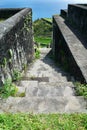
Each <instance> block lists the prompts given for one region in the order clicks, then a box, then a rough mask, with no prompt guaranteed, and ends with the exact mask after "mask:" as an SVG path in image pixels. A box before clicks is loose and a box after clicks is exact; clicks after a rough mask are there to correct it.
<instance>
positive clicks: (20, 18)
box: [0, 8, 34, 81]
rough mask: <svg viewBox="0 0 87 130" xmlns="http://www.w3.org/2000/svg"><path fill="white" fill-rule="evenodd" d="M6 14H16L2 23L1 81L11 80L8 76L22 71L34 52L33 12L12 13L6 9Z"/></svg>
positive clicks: (0, 29)
mask: <svg viewBox="0 0 87 130" xmlns="http://www.w3.org/2000/svg"><path fill="white" fill-rule="evenodd" d="M4 11H5V10H4V9H2V10H1V12H4ZM18 11H19V12H18ZM6 12H7V13H6V16H7V15H12V14H14V13H16V14H15V15H13V16H12V17H10V18H9V19H7V20H5V21H3V22H1V23H0V81H2V79H5V78H6V77H7V78H9V77H8V74H9V75H10V76H12V75H13V73H14V72H13V71H14V70H16V71H22V70H23V69H24V67H25V66H26V65H27V64H28V63H30V61H31V60H32V58H33V52H34V51H33V42H32V10H31V9H30V8H25V9H18V10H17V9H16V10H15V9H12V12H11V9H6ZM10 12H11V14H9V13H10ZM17 12H18V13H17ZM4 17H5V16H4ZM6 18H7V17H6Z"/></svg>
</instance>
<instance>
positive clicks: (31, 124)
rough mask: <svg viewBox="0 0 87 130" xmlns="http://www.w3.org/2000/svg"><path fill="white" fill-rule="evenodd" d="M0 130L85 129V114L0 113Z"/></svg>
mask: <svg viewBox="0 0 87 130" xmlns="http://www.w3.org/2000/svg"><path fill="white" fill-rule="evenodd" d="M0 130H87V114H48V115H44V114H40V115H33V114H21V113H19V114H0Z"/></svg>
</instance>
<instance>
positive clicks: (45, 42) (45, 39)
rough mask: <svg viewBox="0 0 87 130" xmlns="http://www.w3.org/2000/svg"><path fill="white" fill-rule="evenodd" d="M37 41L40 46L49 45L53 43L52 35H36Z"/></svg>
mask: <svg viewBox="0 0 87 130" xmlns="http://www.w3.org/2000/svg"><path fill="white" fill-rule="evenodd" d="M34 39H35V42H37V43H39V44H40V47H47V46H48V45H49V44H50V43H51V38H50V37H43V36H40V37H34Z"/></svg>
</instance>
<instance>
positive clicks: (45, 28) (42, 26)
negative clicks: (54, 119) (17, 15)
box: [33, 19, 52, 47]
mask: <svg viewBox="0 0 87 130" xmlns="http://www.w3.org/2000/svg"><path fill="white" fill-rule="evenodd" d="M33 27H34V38H35V42H38V43H40V46H41V47H47V45H48V44H50V43H51V36H52V25H50V24H49V23H47V22H46V21H44V20H43V19H38V20H36V21H34V22H33Z"/></svg>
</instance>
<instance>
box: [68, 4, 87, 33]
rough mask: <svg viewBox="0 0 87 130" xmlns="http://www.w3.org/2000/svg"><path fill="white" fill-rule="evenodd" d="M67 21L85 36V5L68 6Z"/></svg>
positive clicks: (86, 24)
mask: <svg viewBox="0 0 87 130" xmlns="http://www.w3.org/2000/svg"><path fill="white" fill-rule="evenodd" d="M68 20H69V22H70V23H71V24H73V25H74V26H75V27H76V28H78V29H79V30H80V32H81V33H82V34H84V35H87V4H78V5H71V4H69V5H68Z"/></svg>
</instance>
